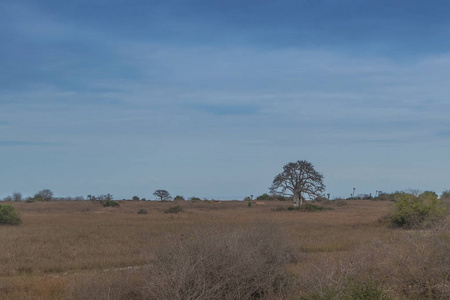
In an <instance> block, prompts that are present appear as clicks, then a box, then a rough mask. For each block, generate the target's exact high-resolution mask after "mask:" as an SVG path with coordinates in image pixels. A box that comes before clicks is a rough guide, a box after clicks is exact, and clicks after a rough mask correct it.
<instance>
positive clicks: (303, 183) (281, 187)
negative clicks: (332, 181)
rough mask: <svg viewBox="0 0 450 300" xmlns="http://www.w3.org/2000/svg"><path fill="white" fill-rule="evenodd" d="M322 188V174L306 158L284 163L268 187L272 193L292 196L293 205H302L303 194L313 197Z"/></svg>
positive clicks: (319, 192)
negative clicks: (281, 170) (281, 169)
mask: <svg viewBox="0 0 450 300" xmlns="http://www.w3.org/2000/svg"><path fill="white" fill-rule="evenodd" d="M324 190H325V185H324V183H323V175H322V174H320V173H319V172H317V171H316V170H315V169H314V166H313V165H312V164H311V163H310V162H307V161H306V160H299V161H297V162H291V163H288V164H286V165H285V166H284V167H283V172H281V173H280V174H278V175H277V176H275V178H274V180H273V183H272V186H271V187H270V192H271V193H272V194H274V195H282V196H293V202H294V206H299V205H302V203H303V199H304V196H307V197H308V199H310V200H311V199H315V198H316V197H317V196H319V195H321V193H322V192H323V191H324Z"/></svg>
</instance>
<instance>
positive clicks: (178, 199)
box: [173, 195, 184, 201]
mask: <svg viewBox="0 0 450 300" xmlns="http://www.w3.org/2000/svg"><path fill="white" fill-rule="evenodd" d="M173 200H174V201H184V197H183V196H180V195H177V196H176V197H175V198H173Z"/></svg>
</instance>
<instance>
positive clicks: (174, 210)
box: [164, 205, 183, 214]
mask: <svg viewBox="0 0 450 300" xmlns="http://www.w3.org/2000/svg"><path fill="white" fill-rule="evenodd" d="M180 212H183V209H182V208H181V206H179V205H176V206H173V207H171V208H169V209H168V210H165V211H164V213H165V214H177V213H180Z"/></svg>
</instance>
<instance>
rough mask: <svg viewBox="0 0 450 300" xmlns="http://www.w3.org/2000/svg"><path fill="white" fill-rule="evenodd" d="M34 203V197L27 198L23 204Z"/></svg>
mask: <svg viewBox="0 0 450 300" xmlns="http://www.w3.org/2000/svg"><path fill="white" fill-rule="evenodd" d="M35 201H36V199H34V197H28V198H27V200H25V203H33V202H35Z"/></svg>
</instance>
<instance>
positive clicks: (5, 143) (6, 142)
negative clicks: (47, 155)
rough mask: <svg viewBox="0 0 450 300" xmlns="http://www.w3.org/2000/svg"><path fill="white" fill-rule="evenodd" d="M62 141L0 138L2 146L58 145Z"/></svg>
mask: <svg viewBox="0 0 450 300" xmlns="http://www.w3.org/2000/svg"><path fill="white" fill-rule="evenodd" d="M58 145H62V144H61V143H50V142H35V141H13V140H0V147H22V146H58Z"/></svg>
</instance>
